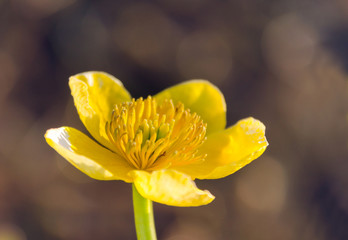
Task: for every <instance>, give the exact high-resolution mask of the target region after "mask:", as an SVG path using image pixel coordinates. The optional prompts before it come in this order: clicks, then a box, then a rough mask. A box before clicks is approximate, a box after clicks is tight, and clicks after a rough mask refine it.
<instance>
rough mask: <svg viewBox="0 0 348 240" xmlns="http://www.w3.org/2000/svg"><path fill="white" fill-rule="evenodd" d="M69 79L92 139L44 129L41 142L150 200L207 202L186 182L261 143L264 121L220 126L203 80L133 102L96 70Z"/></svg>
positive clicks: (218, 171) (241, 160)
mask: <svg viewBox="0 0 348 240" xmlns="http://www.w3.org/2000/svg"><path fill="white" fill-rule="evenodd" d="M69 85H70V88H71V93H72V96H73V98H74V102H75V106H76V108H77V110H78V113H79V116H80V119H81V121H82V122H83V123H84V125H85V126H86V128H87V130H88V131H89V133H90V134H91V135H92V136H93V137H94V139H95V140H96V141H94V140H92V139H91V138H89V137H87V136H86V135H85V134H83V133H81V132H80V131H78V130H76V129H74V128H71V127H61V128H56V129H50V130H48V131H47V132H46V135H45V138H46V141H47V143H48V144H49V145H50V146H51V147H52V148H54V149H55V150H56V151H57V152H58V153H59V154H60V155H62V156H63V157H64V158H65V159H67V160H68V161H69V162H70V163H71V164H72V165H74V166H75V167H76V168H78V169H79V170H81V171H82V172H84V173H85V174H87V175H88V176H90V177H91V178H94V179H98V180H123V181H125V182H129V183H134V185H135V187H136V189H137V190H138V192H139V193H140V194H141V195H142V196H143V197H144V198H147V199H150V200H152V201H155V202H159V203H163V204H167V205H173V206H200V205H204V204H208V203H210V202H211V201H212V200H213V199H214V196H213V195H212V194H211V193H210V192H209V191H207V190H204V191H203V190H200V189H198V188H197V187H196V185H195V183H194V181H193V180H194V179H196V178H198V179H216V178H222V177H225V176H228V175H230V174H232V173H234V172H235V171H237V170H239V169H240V168H242V167H243V166H245V165H246V164H248V163H250V162H251V161H252V160H254V159H256V158H257V157H259V156H260V155H261V154H262V153H263V152H264V151H265V149H266V147H267V145H268V143H267V140H266V137H265V126H264V125H263V124H262V123H261V122H260V121H258V120H255V119H253V118H251V117H250V118H246V119H243V120H240V121H239V122H238V123H237V124H235V125H233V126H231V127H229V128H227V129H225V125H226V106H225V100H224V97H223V95H222V93H221V92H220V91H219V89H217V88H216V87H215V86H214V85H212V84H211V83H209V82H208V81H203V80H191V81H187V82H184V83H182V84H178V85H176V86H173V87H171V88H168V89H166V90H164V91H162V92H160V93H158V94H157V95H155V96H153V97H147V98H146V99H143V98H139V99H137V100H135V99H132V98H131V96H130V94H129V93H128V92H127V90H126V89H125V88H124V87H123V85H122V83H121V82H120V81H119V80H118V79H116V78H114V77H113V76H111V75H109V74H107V73H103V72H85V73H81V74H78V75H75V76H72V77H71V78H70V80H69Z"/></svg>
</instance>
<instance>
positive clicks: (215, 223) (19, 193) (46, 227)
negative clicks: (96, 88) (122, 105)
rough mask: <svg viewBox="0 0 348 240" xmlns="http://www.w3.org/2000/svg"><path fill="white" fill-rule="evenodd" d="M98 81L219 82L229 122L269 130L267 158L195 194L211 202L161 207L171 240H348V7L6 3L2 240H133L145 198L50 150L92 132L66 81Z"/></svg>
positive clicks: (0, 123)
mask: <svg viewBox="0 0 348 240" xmlns="http://www.w3.org/2000/svg"><path fill="white" fill-rule="evenodd" d="M88 70H102V71H106V72H108V73H110V74H113V75H114V76H116V77H117V78H119V79H120V80H121V81H123V83H124V85H125V87H126V88H127V89H128V90H129V91H130V93H131V94H132V95H133V96H134V97H136V98H137V97H140V96H143V97H146V96H147V95H150V94H155V93H157V92H158V91H160V90H162V89H164V88H165V87H168V86H171V85H173V84H176V83H179V82H181V81H184V80H188V79H192V78H204V79H208V80H210V81H211V82H212V83H214V84H215V85H217V86H218V87H219V88H220V89H221V90H222V92H223V93H224V95H225V98H226V102H227V110H228V112H227V117H228V125H231V124H233V123H235V122H236V121H237V120H239V119H241V118H244V117H248V116H254V117H255V118H258V119H260V120H261V121H262V122H264V124H265V125H266V127H267V132H266V133H267V137H268V140H269V142H270V146H269V148H268V149H267V151H266V152H265V154H264V155H263V156H261V158H259V159H258V160H256V161H255V162H253V163H252V164H250V165H248V166H247V167H245V168H244V169H242V170H241V171H239V172H237V173H235V174H234V175H231V176H229V177H226V178H224V179H220V180H211V181H198V182H197V184H198V186H199V187H201V188H203V189H209V190H210V191H211V192H212V193H213V194H214V195H215V196H216V200H215V201H214V202H213V203H212V204H210V205H208V206H204V207H198V208H176V207H168V206H165V205H160V204H155V205H154V208H155V217H156V222H157V231H158V237H159V239H165V240H196V239H200V240H226V239H232V240H248V239H250V240H278V239H281V240H297V239H301V240H346V239H348V228H347V226H348V154H347V146H348V145H347V142H348V141H347V139H348V131H347V130H348V120H347V113H348V91H347V89H348V88H347V71H348V3H347V1H346V0H332V1H320V0H316V1H315V0H312V1H310V0H309V1H302V0H277V1H273V0H271V1H263V0H255V1H245V0H230V1H228V0H225V1H222V0H221V1H212V0H155V1H129V0H128V1H126V0H120V1H110V0H98V1H87V0H86V1H83V0H59V1H52V0H0V240H37V239H39V240H46V239H49V240H51V239H52V240H92V239H93V240H94V239H102V240H104V239H105V240H109V239H110V240H111V239H123V240H127V239H135V230H134V227H133V212H132V200H131V186H130V185H129V184H126V183H124V182H120V181H112V182H100V181H95V180H93V179H89V178H88V177H86V176H85V175H83V174H82V173H80V172H79V171H77V170H76V169H75V168H73V167H72V166H70V165H69V164H68V163H67V162H66V161H65V160H64V159H63V158H62V157H60V156H59V155H58V154H56V153H55V151H54V150H53V149H51V148H50V147H49V146H48V145H47V144H46V143H45V141H44V137H43V136H44V133H45V131H46V129H48V128H52V127H59V126H73V127H76V128H78V129H80V130H84V127H83V126H82V124H81V123H80V121H79V119H78V115H77V113H76V110H75V108H74V106H73V102H72V97H71V96H70V91H69V88H68V77H69V76H71V75H74V74H77V73H79V72H82V71H88ZM84 131H85V130H84Z"/></svg>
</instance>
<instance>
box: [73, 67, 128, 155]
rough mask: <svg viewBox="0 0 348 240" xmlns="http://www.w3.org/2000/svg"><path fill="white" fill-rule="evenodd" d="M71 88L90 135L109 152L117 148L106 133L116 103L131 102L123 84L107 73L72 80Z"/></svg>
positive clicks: (92, 73)
mask: <svg viewBox="0 0 348 240" xmlns="http://www.w3.org/2000/svg"><path fill="white" fill-rule="evenodd" d="M69 86H70V89H71V94H72V96H73V98H74V102H75V106H76V108H77V111H78V113H79V116H80V119H81V121H82V122H83V124H84V125H85V126H86V128H87V130H88V131H89V133H90V134H91V135H92V136H93V137H94V138H95V139H96V140H97V141H98V142H100V143H101V144H103V145H104V146H105V147H107V148H109V149H113V148H114V146H113V145H112V144H111V143H110V142H109V140H108V138H107V135H106V133H105V124H106V121H108V120H109V119H110V116H111V112H112V110H113V107H114V106H115V104H118V103H121V102H125V101H130V98H131V97H130V95H129V93H128V92H127V90H126V89H125V88H124V87H123V85H122V82H121V81H119V80H118V79H116V78H115V77H113V76H111V75H109V74H107V73H104V72H84V73H81V74H77V75H75V76H72V77H70V79H69Z"/></svg>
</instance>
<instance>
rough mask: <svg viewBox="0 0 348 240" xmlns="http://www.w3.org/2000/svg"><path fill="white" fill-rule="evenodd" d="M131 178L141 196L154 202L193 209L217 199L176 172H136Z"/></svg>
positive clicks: (132, 173) (187, 177)
mask: <svg viewBox="0 0 348 240" xmlns="http://www.w3.org/2000/svg"><path fill="white" fill-rule="evenodd" d="M131 176H132V177H133V178H134V185H135V187H136V188H137V190H138V192H139V193H140V195H142V196H143V197H144V198H148V199H150V200H152V201H154V202H159V203H163V204H167V205H171V206H179V207H192V206H201V205H206V204H208V203H210V202H211V201H213V200H214V198H215V197H214V196H213V195H212V194H211V193H210V192H209V191H207V190H204V191H202V190H200V189H198V188H197V187H196V184H195V183H194V182H193V181H192V180H191V178H190V177H189V176H187V175H185V174H182V173H180V172H177V171H174V170H159V171H154V172H152V173H148V172H145V171H140V170H135V171H132V172H131Z"/></svg>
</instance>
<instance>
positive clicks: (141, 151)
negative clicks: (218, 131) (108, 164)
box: [105, 96, 207, 171]
mask: <svg viewBox="0 0 348 240" xmlns="http://www.w3.org/2000/svg"><path fill="white" fill-rule="evenodd" d="M206 127H207V125H206V123H204V122H203V121H202V120H201V118H200V116H198V115H197V114H196V113H191V112H190V110H189V109H185V108H184V105H183V104H182V103H178V104H176V105H174V103H173V101H172V100H165V101H163V103H162V104H157V102H156V100H155V99H153V98H151V97H150V96H149V97H148V98H146V99H145V100H143V98H139V99H137V100H135V99H132V101H131V102H124V103H121V104H118V105H116V106H115V108H114V110H113V112H112V115H111V119H110V121H109V122H107V123H106V126H105V129H106V133H107V136H108V138H109V140H110V142H112V143H113V144H114V146H115V147H116V148H115V149H116V150H115V151H116V153H117V154H118V155H120V156H121V157H123V158H124V159H126V161H128V162H129V163H130V164H131V165H132V166H134V167H135V168H136V169H143V170H148V171H153V170H157V169H163V168H168V167H169V166H181V165H186V164H190V163H193V162H197V161H202V160H204V158H205V156H204V155H200V154H197V152H198V150H197V149H198V147H199V146H200V145H201V144H202V143H203V142H204V140H205V138H206V137H205V134H206Z"/></svg>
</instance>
